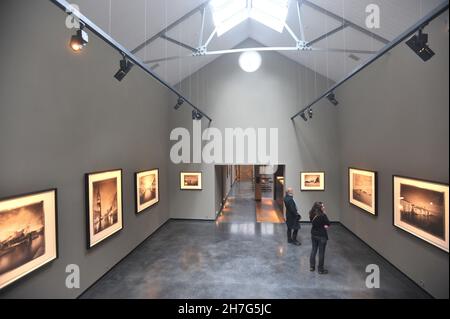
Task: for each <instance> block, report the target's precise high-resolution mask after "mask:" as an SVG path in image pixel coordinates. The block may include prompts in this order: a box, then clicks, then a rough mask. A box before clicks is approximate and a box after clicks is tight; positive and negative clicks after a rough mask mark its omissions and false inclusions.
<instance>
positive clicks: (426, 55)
mask: <svg viewBox="0 0 450 319" xmlns="http://www.w3.org/2000/svg"><path fill="white" fill-rule="evenodd" d="M406 44H407V45H408V46H409V47H410V48H411V50H413V51H414V52H415V53H416V54H417V55H418V56H419V57H420V58H421V59H422V60H423V61H424V62H426V61H428V60H429V59H431V58H432V57H433V56H434V55H435V53H434V52H433V50H431V49H430V47H429V46H428V34H426V33H423V29H419V33H418V34H416V35H414V36H412V37H411V38H410V39H409V40H408V41H406Z"/></svg>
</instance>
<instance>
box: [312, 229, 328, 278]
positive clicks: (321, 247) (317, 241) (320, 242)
mask: <svg viewBox="0 0 450 319" xmlns="http://www.w3.org/2000/svg"><path fill="white" fill-rule="evenodd" d="M311 240H312V251H311V257H310V259H309V263H310V265H311V267H312V268H315V267H316V255H317V251H319V270H323V269H324V268H323V267H324V264H325V248H326V246H327V239H326V238H325V237H318V236H312V237H311Z"/></svg>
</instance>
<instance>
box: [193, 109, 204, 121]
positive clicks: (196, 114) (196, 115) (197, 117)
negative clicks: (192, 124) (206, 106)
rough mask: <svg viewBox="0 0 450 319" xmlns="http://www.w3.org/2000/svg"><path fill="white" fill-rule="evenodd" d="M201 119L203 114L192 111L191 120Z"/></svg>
mask: <svg viewBox="0 0 450 319" xmlns="http://www.w3.org/2000/svg"><path fill="white" fill-rule="evenodd" d="M202 118H203V114H202V113H200V112H199V111H197V110H192V120H194V121H199V120H201V119H202Z"/></svg>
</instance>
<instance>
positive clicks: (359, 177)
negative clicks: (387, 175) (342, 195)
mask: <svg viewBox="0 0 450 319" xmlns="http://www.w3.org/2000/svg"><path fill="white" fill-rule="evenodd" d="M348 194H349V201H350V204H352V205H354V206H356V207H358V208H360V209H362V210H364V211H366V212H368V213H369V214H371V215H374V216H377V172H372V171H366V170H361V169H357V168H349V169H348Z"/></svg>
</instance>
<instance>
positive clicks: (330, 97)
mask: <svg viewBox="0 0 450 319" xmlns="http://www.w3.org/2000/svg"><path fill="white" fill-rule="evenodd" d="M327 99H328V101H330V103H331V104H333V105H334V106H337V105H338V104H339V102H338V100H336V95H334V93H330V94H328V95H327Z"/></svg>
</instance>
